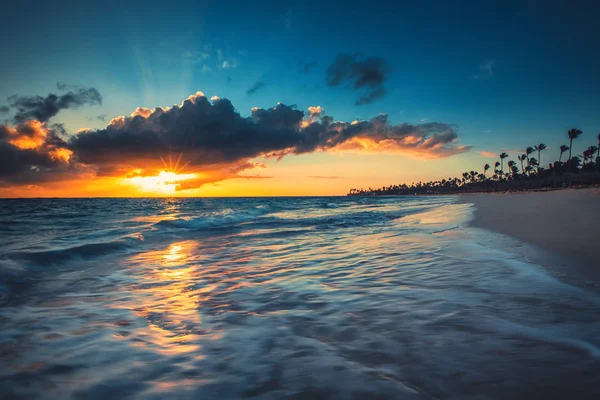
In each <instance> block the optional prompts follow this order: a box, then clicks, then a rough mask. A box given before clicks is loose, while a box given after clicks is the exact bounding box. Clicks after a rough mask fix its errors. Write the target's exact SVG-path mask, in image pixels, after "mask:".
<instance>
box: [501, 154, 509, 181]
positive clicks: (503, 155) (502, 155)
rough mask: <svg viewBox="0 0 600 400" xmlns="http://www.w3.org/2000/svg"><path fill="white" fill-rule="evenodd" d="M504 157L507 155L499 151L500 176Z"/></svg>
mask: <svg viewBox="0 0 600 400" xmlns="http://www.w3.org/2000/svg"><path fill="white" fill-rule="evenodd" d="M506 157H508V154H506V153H500V176H502V173H503V172H504V159H505V158H506Z"/></svg>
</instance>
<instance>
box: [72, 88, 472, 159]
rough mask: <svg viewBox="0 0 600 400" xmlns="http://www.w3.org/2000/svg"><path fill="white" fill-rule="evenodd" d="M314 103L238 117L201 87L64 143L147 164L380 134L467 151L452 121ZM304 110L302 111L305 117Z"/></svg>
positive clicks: (435, 150) (429, 147)
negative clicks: (167, 156) (396, 118)
mask: <svg viewBox="0 0 600 400" xmlns="http://www.w3.org/2000/svg"><path fill="white" fill-rule="evenodd" d="M323 112H324V111H323V109H322V108H321V107H311V108H310V110H309V113H304V112H303V111H300V110H297V109H295V108H294V107H290V106H287V105H285V104H281V103H280V104H278V105H277V106H275V107H273V108H268V109H261V108H254V109H252V115H251V116H250V117H248V118H244V117H242V116H241V115H240V114H239V113H238V112H237V111H236V110H235V108H234V107H233V105H232V104H231V102H230V101H229V100H227V99H217V100H215V101H213V102H212V103H211V102H210V101H209V100H208V99H207V98H206V97H205V96H204V95H202V94H198V95H196V96H191V97H190V98H189V99H188V100H186V101H184V102H183V104H182V105H181V106H173V107H172V108H169V109H162V108H156V109H154V110H153V111H150V110H147V112H146V113H144V114H145V116H146V117H145V116H142V115H135V116H133V117H120V118H115V119H113V121H111V124H110V125H109V126H108V127H106V128H105V129H101V130H93V131H87V132H82V133H80V134H78V135H77V136H75V137H73V138H72V139H71V141H70V146H69V148H70V149H71V150H73V151H74V152H75V154H76V155H77V157H78V159H79V160H80V161H82V162H84V163H87V164H97V165H98V164H111V165H112V164H119V163H123V162H125V161H127V160H128V161H131V160H134V161H132V162H133V163H134V164H135V163H138V164H153V163H154V164H155V163H156V160H157V158H158V155H159V154H161V153H165V152H170V153H175V154H177V153H180V152H183V154H184V158H186V159H187V160H189V161H190V164H191V165H192V166H196V167H199V166H206V165H211V164H218V163H236V162H247V161H248V160H249V159H251V158H253V157H257V156H260V155H272V156H283V155H285V154H290V153H293V154H302V153H309V152H313V151H316V150H328V149H332V148H335V147H336V146H339V145H341V144H344V143H345V142H348V141H349V140H351V139H357V138H361V139H365V140H370V141H372V142H373V143H376V144H377V143H380V142H386V143H387V144H388V145H389V146H392V145H396V147H397V149H406V150H414V151H415V152H421V153H423V154H425V153H428V152H429V153H431V156H448V155H452V154H456V153H460V152H464V151H467V150H468V148H466V147H460V146H458V145H457V144H456V140H457V137H458V136H457V133H456V130H455V127H454V126H452V125H448V124H443V123H426V124H419V125H412V124H400V125H392V124H390V123H389V122H388V121H387V116H385V115H379V116H378V117H375V118H373V119H371V120H369V121H355V122H353V123H347V122H333V118H332V117H330V116H327V115H323ZM305 117H306V118H305Z"/></svg>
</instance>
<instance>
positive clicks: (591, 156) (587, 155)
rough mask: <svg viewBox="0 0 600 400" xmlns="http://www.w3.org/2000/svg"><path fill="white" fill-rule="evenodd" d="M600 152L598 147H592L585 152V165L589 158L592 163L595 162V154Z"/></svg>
mask: <svg viewBox="0 0 600 400" xmlns="http://www.w3.org/2000/svg"><path fill="white" fill-rule="evenodd" d="M597 151H598V147H596V146H590V147H588V148H587V149H586V150H585V151H584V152H583V165H585V162H586V160H587V159H588V158H589V159H590V163H591V162H593V161H594V154H595V153H596V152H597Z"/></svg>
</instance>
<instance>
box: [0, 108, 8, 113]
mask: <svg viewBox="0 0 600 400" xmlns="http://www.w3.org/2000/svg"><path fill="white" fill-rule="evenodd" d="M9 111H10V108H9V107H8V106H2V107H0V113H7V112H9Z"/></svg>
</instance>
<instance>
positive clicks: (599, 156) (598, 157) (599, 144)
mask: <svg viewBox="0 0 600 400" xmlns="http://www.w3.org/2000/svg"><path fill="white" fill-rule="evenodd" d="M598 159H600V133H599V134H598V153H597V154H596V166H598V165H597V164H598Z"/></svg>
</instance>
